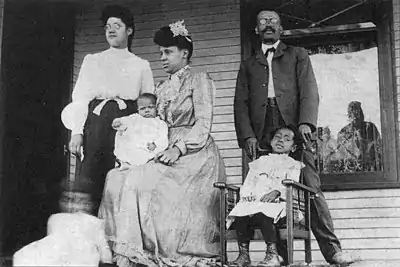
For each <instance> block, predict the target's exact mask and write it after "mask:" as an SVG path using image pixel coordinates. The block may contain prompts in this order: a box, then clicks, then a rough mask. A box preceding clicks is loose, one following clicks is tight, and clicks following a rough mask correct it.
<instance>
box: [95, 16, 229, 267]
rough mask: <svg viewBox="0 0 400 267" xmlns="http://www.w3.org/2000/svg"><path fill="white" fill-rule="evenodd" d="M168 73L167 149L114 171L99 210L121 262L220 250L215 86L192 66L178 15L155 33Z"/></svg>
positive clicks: (173, 260) (180, 258)
mask: <svg viewBox="0 0 400 267" xmlns="http://www.w3.org/2000/svg"><path fill="white" fill-rule="evenodd" d="M154 42H155V43H156V44H158V45H159V46H160V55H161V62H162V65H163V68H164V70H165V71H166V72H167V73H168V74H169V79H168V80H166V81H164V82H161V83H160V84H158V86H156V95H157V110H158V114H159V116H160V118H161V119H163V120H165V121H166V122H167V124H168V128H169V147H168V149H167V150H165V151H164V152H161V153H160V154H158V156H157V157H156V160H154V161H150V162H148V163H146V164H144V165H141V166H131V167H130V168H129V169H128V170H125V171H120V170H117V169H114V170H111V171H110V172H109V173H108V175H107V180H106V185H105V189H104V195H103V200H102V204H101V207H100V212H99V216H100V218H103V219H105V227H106V235H107V237H108V239H109V243H110V244H111V248H112V250H113V253H114V262H115V263H116V264H117V265H118V266H119V267H128V266H135V265H136V264H144V265H147V266H195V265H196V264H197V263H201V264H206V263H207V262H208V261H210V262H211V261H212V259H213V258H215V257H216V256H217V255H218V253H219V228H218V225H219V221H218V212H219V196H218V191H217V190H216V189H214V188H213V183H214V182H217V181H225V177H226V175H225V167H224V163H223V160H222V158H221V156H220V153H219V151H218V148H217V146H216V144H215V142H214V140H213V138H212V137H211V135H210V131H211V125H212V117H213V100H214V94H215V86H214V83H213V81H212V80H211V78H210V77H209V76H208V75H207V74H206V73H203V72H195V71H193V70H192V69H191V68H190V66H189V61H190V57H191V56H192V53H193V43H192V39H191V37H190V36H189V35H188V32H187V30H186V28H185V26H184V25H183V21H181V22H176V23H173V24H171V25H170V26H167V27H163V28H161V29H160V30H159V31H157V32H156V34H155V37H154Z"/></svg>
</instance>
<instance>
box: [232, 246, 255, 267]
mask: <svg viewBox="0 0 400 267" xmlns="http://www.w3.org/2000/svg"><path fill="white" fill-rule="evenodd" d="M249 245H250V242H248V243H242V244H239V256H238V257H237V259H236V260H234V261H232V262H230V263H229V266H237V267H247V266H250V264H251V261H250V254H249Z"/></svg>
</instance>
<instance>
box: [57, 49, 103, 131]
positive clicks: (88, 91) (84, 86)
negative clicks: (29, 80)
mask: <svg viewBox="0 0 400 267" xmlns="http://www.w3.org/2000/svg"><path fill="white" fill-rule="evenodd" d="M92 68H93V56H92V55H86V56H85V58H84V59H83V62H82V66H81V69H80V71H79V75H78V79H77V81H76V83H75V87H74V90H73V92H72V103H71V104H69V105H68V106H67V107H66V108H65V109H64V111H63V113H64V114H67V115H64V116H63V123H64V125H65V127H66V128H68V129H70V130H71V131H72V135H75V134H83V127H84V125H85V122H86V119H87V116H88V112H89V111H88V110H89V103H90V101H91V100H93V99H94V98H95V94H96V92H94V89H95V88H93V86H92V81H91V80H92V79H90V74H91V72H92V71H94V70H92Z"/></svg>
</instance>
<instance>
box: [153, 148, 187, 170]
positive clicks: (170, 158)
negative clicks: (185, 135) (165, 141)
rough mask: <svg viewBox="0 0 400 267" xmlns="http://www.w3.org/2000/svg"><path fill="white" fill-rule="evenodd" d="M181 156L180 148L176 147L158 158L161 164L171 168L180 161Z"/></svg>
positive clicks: (160, 154)
mask: <svg viewBox="0 0 400 267" xmlns="http://www.w3.org/2000/svg"><path fill="white" fill-rule="evenodd" d="M180 155H181V151H180V150H179V148H177V147H175V146H174V147H171V148H168V149H167V150H165V151H163V152H161V153H159V154H158V155H157V157H156V158H157V159H158V161H159V162H161V163H163V164H165V165H169V166H171V165H172V164H174V163H175V162H176V161H177V160H178V159H179V157H180Z"/></svg>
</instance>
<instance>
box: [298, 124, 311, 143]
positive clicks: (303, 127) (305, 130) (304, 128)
mask: <svg viewBox="0 0 400 267" xmlns="http://www.w3.org/2000/svg"><path fill="white" fill-rule="evenodd" d="M299 132H300V134H301V137H302V138H303V140H304V142H306V143H307V142H309V141H311V137H312V133H311V128H310V126H308V125H307V124H300V126H299Z"/></svg>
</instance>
